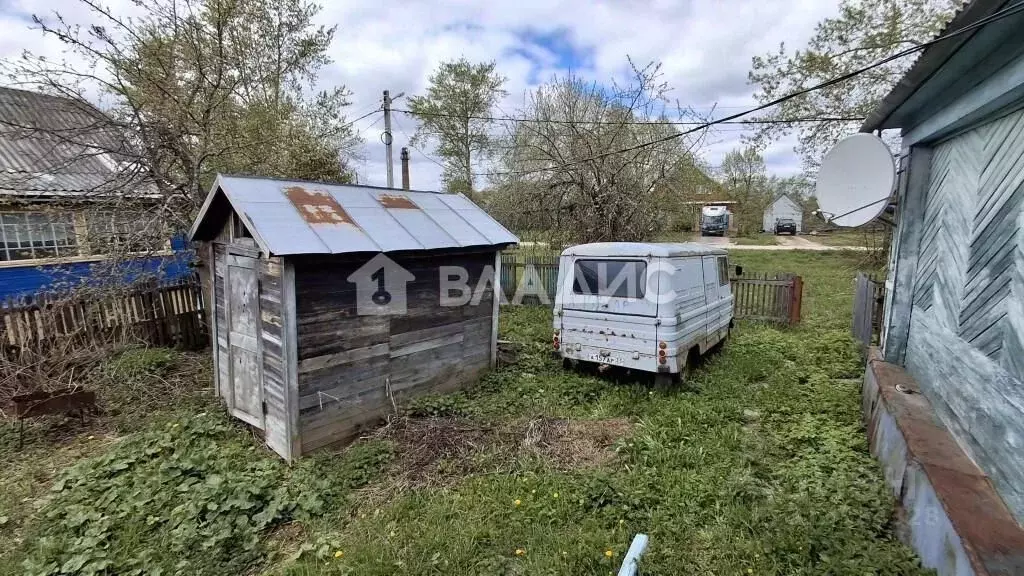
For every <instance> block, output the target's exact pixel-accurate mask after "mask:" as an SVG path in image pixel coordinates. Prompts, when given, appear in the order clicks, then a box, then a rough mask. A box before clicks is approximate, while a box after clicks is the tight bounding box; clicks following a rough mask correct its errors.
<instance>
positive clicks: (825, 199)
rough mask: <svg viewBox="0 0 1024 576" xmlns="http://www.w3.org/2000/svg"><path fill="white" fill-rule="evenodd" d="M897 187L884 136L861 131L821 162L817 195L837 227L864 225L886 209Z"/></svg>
mask: <svg viewBox="0 0 1024 576" xmlns="http://www.w3.org/2000/svg"><path fill="white" fill-rule="evenodd" d="M895 186H896V163H895V162H894V161H893V157H892V152H890V151H889V147H888V146H886V145H885V142H883V141H882V139H881V138H879V137H878V136H875V135H874V134H867V133H863V132H862V133H860V134H854V135H853V136H850V137H849V138H846V139H844V140H842V141H840V142H839V143H838V144H836V145H835V146H833V147H832V149H831V150H829V151H828V154H826V155H825V159H824V160H822V161H821V168H819V169H818V183H817V187H816V188H815V196H817V198H818V207H819V208H820V209H821V213H822V216H824V217H825V219H826V220H828V221H829V222H831V223H833V224H836V225H837V226H848V227H852V226H861V225H864V224H867V223H868V222H870V221H871V220H873V219H874V218H875V217H876V216H878V215H879V214H881V213H882V210H885V207H886V205H888V199H889V197H890V196H891V195H892V191H893V189H894V188H895Z"/></svg>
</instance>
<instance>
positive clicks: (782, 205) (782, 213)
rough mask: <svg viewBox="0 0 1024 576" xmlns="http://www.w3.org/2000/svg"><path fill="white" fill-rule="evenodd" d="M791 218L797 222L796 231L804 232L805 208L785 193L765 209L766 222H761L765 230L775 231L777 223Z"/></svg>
mask: <svg viewBox="0 0 1024 576" xmlns="http://www.w3.org/2000/svg"><path fill="white" fill-rule="evenodd" d="M782 218H789V219H790V220H792V221H794V222H796V232H797V234H800V233H802V232H803V219H804V209H803V208H801V207H800V204H798V203H797V202H796V201H794V200H793V199H792V198H790V197H789V196H786V195H785V194H783V195H782V196H779V197H778V198H776V199H775V201H774V202H772V203H771V204H769V205H768V207H767V208H765V209H764V222H763V223H762V224H761V227H762V229H763V230H764V231H765V232H773V231H774V230H775V223H776V222H777V221H778V220H780V219H782Z"/></svg>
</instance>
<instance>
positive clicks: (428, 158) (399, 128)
mask: <svg viewBox="0 0 1024 576" xmlns="http://www.w3.org/2000/svg"><path fill="white" fill-rule="evenodd" d="M396 112H401V110H396ZM395 126H396V127H397V128H398V131H399V132H401V133H402V135H403V136H405V139H406V141H407V142H408V144H409V146H410V147H411V148H412V149H413V150H415V151H417V152H419V153H420V156H423V157H424V158H426V159H427V160H430V161H431V162H433V163H434V164H437V165H438V166H440V167H441V169H442V170H444V164H441V163H440V162H438V161H437V160H434V159H433V158H431V157H430V156H427V154H426V153H425V152H423V150H420V149H419V146H416V145H415V144H413V143H412V138H411V137H410V136H409V133H408V132H406V131H405V128H402V124H401V123H400V122H399V121H398V117H397V116H396V117H395Z"/></svg>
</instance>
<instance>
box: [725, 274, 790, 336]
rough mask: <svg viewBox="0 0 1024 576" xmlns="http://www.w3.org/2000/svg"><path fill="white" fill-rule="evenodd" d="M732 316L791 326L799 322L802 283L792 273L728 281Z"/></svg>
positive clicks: (760, 275) (739, 277)
mask: <svg viewBox="0 0 1024 576" xmlns="http://www.w3.org/2000/svg"><path fill="white" fill-rule="evenodd" d="M729 282H730V283H731V284H732V295H733V299H734V302H733V316H734V317H735V318H737V319H740V320H754V321H758V322H768V323H772V324H783V325H787V326H794V325H796V324H799V323H800V314H801V311H802V308H803V296H804V281H803V278H801V277H800V276H797V275H795V274H753V275H744V276H737V277H735V278H730V279H729Z"/></svg>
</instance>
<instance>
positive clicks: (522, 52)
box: [509, 28, 595, 84]
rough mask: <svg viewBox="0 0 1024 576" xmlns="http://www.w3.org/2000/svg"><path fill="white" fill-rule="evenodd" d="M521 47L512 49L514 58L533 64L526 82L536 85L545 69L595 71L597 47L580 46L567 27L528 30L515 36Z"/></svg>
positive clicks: (511, 52) (521, 31)
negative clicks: (517, 57)
mask: <svg viewBox="0 0 1024 576" xmlns="http://www.w3.org/2000/svg"><path fill="white" fill-rule="evenodd" d="M515 36H516V38H517V39H518V40H519V42H520V43H521V46H519V47H516V48H513V49H511V50H509V53H510V54H512V55H516V56H520V57H522V58H525V59H526V60H529V61H530V63H531V64H532V66H531V68H530V74H529V77H528V78H527V81H528V82H529V83H530V84H536V83H538V82H542V81H544V80H546V78H541V77H540V74H541V73H542V71H543V70H550V69H552V68H553V69H556V70H560V71H569V70H571V71H574V72H575V71H580V70H593V69H594V52H595V50H594V47H592V46H580V45H578V44H576V43H575V42H574V40H573V37H572V32H571V31H570V30H569V29H568V28H556V29H554V30H538V29H536V28H526V29H523V30H520V31H518V32H516V33H515Z"/></svg>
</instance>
